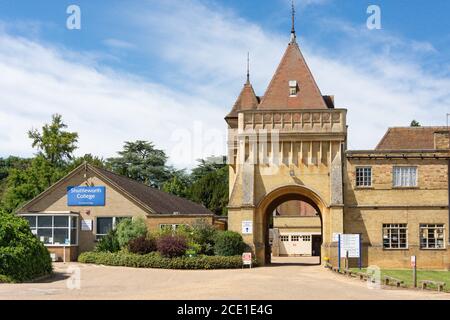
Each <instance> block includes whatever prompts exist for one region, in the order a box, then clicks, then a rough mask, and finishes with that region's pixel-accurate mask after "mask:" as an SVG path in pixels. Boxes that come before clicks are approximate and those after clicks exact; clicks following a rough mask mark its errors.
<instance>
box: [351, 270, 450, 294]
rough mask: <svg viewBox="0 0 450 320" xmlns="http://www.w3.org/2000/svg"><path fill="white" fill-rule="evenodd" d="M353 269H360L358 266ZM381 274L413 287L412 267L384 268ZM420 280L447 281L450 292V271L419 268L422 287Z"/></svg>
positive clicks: (446, 285)
mask: <svg viewBox="0 0 450 320" xmlns="http://www.w3.org/2000/svg"><path fill="white" fill-rule="evenodd" d="M352 270H353V271H356V272H358V271H359V269H357V268H356V269H352ZM361 272H366V269H362V270H361ZM381 276H389V277H393V278H396V279H399V280H403V281H404V285H405V286H406V287H413V272H412V270H411V269H382V270H381ZM420 280H432V281H439V282H445V287H444V290H445V291H447V292H450V271H438V270H417V286H418V287H420V283H419V281H420Z"/></svg>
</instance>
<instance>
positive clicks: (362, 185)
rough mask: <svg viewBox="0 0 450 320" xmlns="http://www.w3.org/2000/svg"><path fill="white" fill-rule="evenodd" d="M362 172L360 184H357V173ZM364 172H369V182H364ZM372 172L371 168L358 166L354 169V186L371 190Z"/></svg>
mask: <svg viewBox="0 0 450 320" xmlns="http://www.w3.org/2000/svg"><path fill="white" fill-rule="evenodd" d="M360 170H362V177H361V179H362V180H360V181H362V184H358V171H360ZM365 170H369V172H370V181H368V183H367V181H366V180H365V177H366V175H365ZM372 173H373V170H372V167H371V166H358V167H356V168H355V185H356V187H357V188H371V187H372V182H373V174H372Z"/></svg>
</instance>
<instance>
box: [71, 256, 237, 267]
mask: <svg viewBox="0 0 450 320" xmlns="http://www.w3.org/2000/svg"><path fill="white" fill-rule="evenodd" d="M78 262H81V263H93V264H103V265H108V266H123V267H133V268H160V269H190V270H208V269H237V268H241V267H242V257H241V256H234V257H221V256H205V255H200V256H196V257H186V256H183V257H175V258H165V257H162V256H161V255H160V254H159V253H157V252H152V253H149V254H145V255H138V254H133V253H124V252H117V253H111V252H84V253H82V254H80V256H79V257H78Z"/></svg>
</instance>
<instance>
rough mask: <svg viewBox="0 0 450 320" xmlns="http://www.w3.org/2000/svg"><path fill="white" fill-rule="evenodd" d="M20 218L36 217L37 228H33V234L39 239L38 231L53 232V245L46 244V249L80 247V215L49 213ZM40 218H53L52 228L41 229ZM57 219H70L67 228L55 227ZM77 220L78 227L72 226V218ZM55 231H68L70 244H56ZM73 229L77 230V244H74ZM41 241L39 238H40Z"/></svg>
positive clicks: (24, 215)
mask: <svg viewBox="0 0 450 320" xmlns="http://www.w3.org/2000/svg"><path fill="white" fill-rule="evenodd" d="M19 216H20V217H34V218H35V225H36V227H31V226H30V229H31V232H33V231H34V232H33V234H34V235H35V236H36V237H38V229H51V230H52V241H51V243H44V246H46V247H76V246H78V239H79V233H80V232H79V229H78V224H79V216H78V214H67V213H62V214H53V213H52V214H49V213H36V214H34V213H30V214H20V215H19ZM38 217H51V218H52V226H51V227H39V225H38ZM55 217H66V218H67V219H69V223H68V226H67V227H55ZM73 217H74V218H76V225H75V226H72V218H73ZM55 229H66V230H67V231H68V236H69V244H66V243H60V244H56V243H55ZM72 229H74V230H76V233H75V238H76V239H75V243H74V244H73V243H72V232H71V231H72ZM38 239H39V238H38Z"/></svg>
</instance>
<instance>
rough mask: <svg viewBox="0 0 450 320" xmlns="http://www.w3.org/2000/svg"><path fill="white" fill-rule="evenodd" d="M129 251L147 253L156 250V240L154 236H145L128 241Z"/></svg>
mask: <svg viewBox="0 0 450 320" xmlns="http://www.w3.org/2000/svg"><path fill="white" fill-rule="evenodd" d="M128 251H130V252H131V253H136V254H147V253H150V252H153V251H156V241H155V239H154V238H147V237H145V236H142V237H139V238H136V239H133V240H131V241H130V242H129V243H128Z"/></svg>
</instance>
